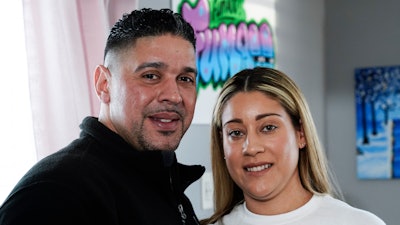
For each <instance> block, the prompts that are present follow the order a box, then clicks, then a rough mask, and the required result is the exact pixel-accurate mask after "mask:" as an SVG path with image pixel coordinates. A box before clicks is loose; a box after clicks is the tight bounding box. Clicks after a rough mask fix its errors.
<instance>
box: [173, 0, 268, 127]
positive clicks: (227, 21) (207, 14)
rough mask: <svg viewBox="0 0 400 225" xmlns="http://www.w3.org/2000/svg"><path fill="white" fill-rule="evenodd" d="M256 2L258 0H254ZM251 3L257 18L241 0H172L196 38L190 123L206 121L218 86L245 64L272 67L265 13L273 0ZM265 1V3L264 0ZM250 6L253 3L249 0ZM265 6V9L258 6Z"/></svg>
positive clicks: (245, 65) (244, 66)
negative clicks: (193, 109)
mask: <svg viewBox="0 0 400 225" xmlns="http://www.w3.org/2000/svg"><path fill="white" fill-rule="evenodd" d="M258 2H260V1H258ZM262 2H263V5H255V7H256V8H258V9H259V11H258V12H259V14H260V13H261V14H262V15H261V16H260V15H258V16H259V18H260V17H261V19H259V20H256V19H254V18H251V17H250V16H249V14H254V13H255V14H257V13H256V12H248V11H247V10H246V7H247V4H251V3H252V1H245V0H196V1H190V0H181V1H178V0H176V1H174V2H173V5H174V7H175V11H177V12H179V13H181V14H182V16H183V17H184V18H185V19H186V20H187V21H189V23H190V24H191V25H192V26H193V27H194V29H195V32H196V38H197V49H196V51H197V66H198V69H199V73H198V77H197V84H198V86H197V92H198V99H197V105H196V112H195V117H194V120H193V123H210V122H211V113H212V107H213V106H214V102H215V99H216V97H217V95H218V90H219V89H220V88H221V86H222V85H223V84H224V83H225V81H226V80H227V79H228V78H229V77H231V76H232V75H234V74H235V73H237V72H239V71H240V70H242V69H245V68H253V67H255V66H264V67H274V65H275V49H274V36H273V28H272V27H271V25H270V23H269V21H268V19H267V15H268V12H270V11H271V8H273V5H274V4H273V1H271V0H268V1H262ZM267 3H268V4H267ZM253 6H254V4H253ZM265 7H268V9H265V10H262V9H263V8H265Z"/></svg>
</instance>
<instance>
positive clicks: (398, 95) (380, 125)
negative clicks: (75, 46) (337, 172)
mask: <svg viewBox="0 0 400 225" xmlns="http://www.w3.org/2000/svg"><path fill="white" fill-rule="evenodd" d="M355 81H356V82H355V100H356V139H357V140H356V152H357V176H358V178H359V179H398V178H400V66H386V67H368V68H358V69H356V70H355Z"/></svg>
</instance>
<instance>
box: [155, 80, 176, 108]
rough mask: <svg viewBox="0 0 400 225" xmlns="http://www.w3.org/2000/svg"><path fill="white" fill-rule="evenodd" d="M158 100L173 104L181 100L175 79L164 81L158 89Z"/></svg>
mask: <svg viewBox="0 0 400 225" xmlns="http://www.w3.org/2000/svg"><path fill="white" fill-rule="evenodd" d="M154 91H157V90H154ZM158 100H159V101H160V102H171V103H173V104H179V103H181V102H182V96H181V93H180V90H179V86H178V83H177V81H176V80H175V79H168V80H165V81H164V83H163V84H162V87H160V89H159V94H158Z"/></svg>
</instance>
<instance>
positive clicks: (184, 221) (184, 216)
mask: <svg viewBox="0 0 400 225" xmlns="http://www.w3.org/2000/svg"><path fill="white" fill-rule="evenodd" d="M178 210H179V212H180V213H181V218H182V223H183V224H186V218H187V216H186V214H185V211H183V206H182V204H179V205H178Z"/></svg>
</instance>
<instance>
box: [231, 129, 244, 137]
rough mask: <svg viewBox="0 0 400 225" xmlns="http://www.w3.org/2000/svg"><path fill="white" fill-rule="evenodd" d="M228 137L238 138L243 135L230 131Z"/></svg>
mask: <svg viewBox="0 0 400 225" xmlns="http://www.w3.org/2000/svg"><path fill="white" fill-rule="evenodd" d="M228 135H229V136H230V137H240V136H243V133H242V132H241V131H240V130H232V131H229V133H228Z"/></svg>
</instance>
